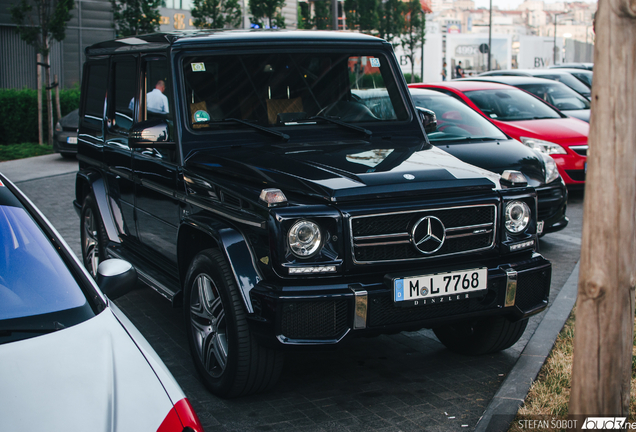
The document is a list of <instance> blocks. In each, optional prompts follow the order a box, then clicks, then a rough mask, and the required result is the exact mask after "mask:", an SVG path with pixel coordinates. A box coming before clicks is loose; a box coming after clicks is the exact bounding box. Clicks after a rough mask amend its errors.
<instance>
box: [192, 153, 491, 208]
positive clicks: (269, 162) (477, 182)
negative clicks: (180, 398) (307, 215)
mask: <svg viewBox="0 0 636 432" xmlns="http://www.w3.org/2000/svg"><path fill="white" fill-rule="evenodd" d="M385 143H386V144H385ZM378 144H384V145H378ZM390 144H391V142H380V143H378V142H374V143H373V144H369V143H366V142H355V143H351V142H346V143H344V142H343V143H330V144H328V145H322V146H320V145H313V144H312V145H307V146H303V145H296V146H292V145H290V146H279V147H270V148H245V149H232V151H231V152H229V151H228V152H225V153H221V152H220V151H219V149H216V150H215V151H214V152H209V151H200V152H197V153H196V154H194V155H193V156H191V157H190V158H188V160H187V161H186V168H187V169H189V170H194V171H198V172H200V173H201V174H202V175H203V174H204V172H212V173H214V174H215V175H217V176H221V177H226V178H228V179H230V178H231V179H233V181H236V182H246V181H247V182H250V183H252V184H254V186H255V187H257V188H259V190H260V189H261V188H268V187H274V188H279V189H281V190H283V191H284V192H285V193H287V192H293V193H299V194H303V195H308V196H314V197H319V198H321V199H324V200H326V201H330V202H339V201H351V200H361V199H365V197H369V196H374V197H381V196H399V195H400V194H408V195H410V196H413V194H430V193H442V192H452V191H457V190H464V189H466V188H472V189H484V190H485V189H493V188H495V187H498V184H499V180H498V179H499V176H497V175H495V174H493V173H490V172H487V171H485V170H483V169H480V168H478V167H474V166H472V165H468V164H466V163H464V162H462V161H460V160H459V159H457V158H455V157H453V156H451V155H449V154H448V153H446V152H444V151H441V150H439V149H437V148H436V147H434V146H431V145H429V144H425V145H422V144H421V143H420V144H419V145H418V146H415V147H409V146H404V147H401V146H391V145H390Z"/></svg>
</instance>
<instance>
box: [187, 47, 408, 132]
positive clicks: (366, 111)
mask: <svg viewBox="0 0 636 432" xmlns="http://www.w3.org/2000/svg"><path fill="white" fill-rule="evenodd" d="M182 68H183V69H182V70H183V76H184V82H185V87H184V88H183V91H184V92H185V98H184V99H185V100H186V101H187V104H188V107H187V112H188V113H189V117H190V126H191V127H192V128H193V129H200V130H217V129H219V128H224V129H236V128H245V127H246V125H245V124H244V123H240V122H237V121H229V119H238V120H243V121H247V122H249V123H253V124H256V125H261V126H266V127H270V126H283V127H284V126H297V125H298V121H302V120H305V119H310V118H312V117H314V116H326V117H332V118H334V119H338V120H342V121H344V122H348V123H365V122H366V123H377V122H385V121H394V120H407V119H408V111H407V108H406V105H405V104H404V101H403V100H402V98H401V97H400V94H399V91H398V89H397V85H396V82H395V80H394V78H393V74H392V73H391V69H390V63H389V61H388V60H387V59H386V58H385V57H384V55H383V54H380V53H377V54H376V53H371V52H369V53H357V52H356V53H342V52H340V53H333V52H330V53H315V52H313V53H289V52H287V53H267V54H240V55H239V54H225V55H200V56H187V57H185V58H184V59H183V63H182ZM373 91H384V92H385V93H384V94H385V95H387V96H388V98H387V100H386V101H385V102H383V105H382V108H381V109H377V107H376V103H375V101H374V100H373V98H366V97H363V96H362V95H363V94H365V93H366V92H373Z"/></svg>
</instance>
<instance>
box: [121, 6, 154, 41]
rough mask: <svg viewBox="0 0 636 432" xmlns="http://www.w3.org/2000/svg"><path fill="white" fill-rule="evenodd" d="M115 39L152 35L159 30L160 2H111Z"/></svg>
mask: <svg viewBox="0 0 636 432" xmlns="http://www.w3.org/2000/svg"><path fill="white" fill-rule="evenodd" d="M112 3H113V19H114V20H115V22H114V27H115V32H116V33H117V37H126V36H135V35H141V34H146V33H154V32H156V31H157V30H159V18H161V14H160V13H159V6H161V0H146V1H143V0H112Z"/></svg>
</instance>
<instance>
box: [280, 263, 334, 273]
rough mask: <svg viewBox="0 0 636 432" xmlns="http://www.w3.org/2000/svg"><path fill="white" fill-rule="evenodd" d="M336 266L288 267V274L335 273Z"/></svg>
mask: <svg viewBox="0 0 636 432" xmlns="http://www.w3.org/2000/svg"><path fill="white" fill-rule="evenodd" d="M335 272H336V266H334V265H329V266H314V267H290V268H289V274H290V275H293V274H316V273H335Z"/></svg>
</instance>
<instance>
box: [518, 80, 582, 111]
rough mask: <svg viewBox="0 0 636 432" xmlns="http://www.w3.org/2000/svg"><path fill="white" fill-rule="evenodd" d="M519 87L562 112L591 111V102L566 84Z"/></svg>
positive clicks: (523, 85) (525, 85)
mask: <svg viewBox="0 0 636 432" xmlns="http://www.w3.org/2000/svg"><path fill="white" fill-rule="evenodd" d="M518 87H519V88H522V89H524V90H526V91H529V92H530V93H532V94H533V95H535V96H537V97H540V98H541V99H543V100H544V101H546V102H547V103H549V104H551V105H554V106H555V107H557V108H558V109H560V110H584V109H590V102H589V101H588V100H587V99H585V98H584V97H583V96H581V95H580V94H578V93H577V92H575V91H574V90H572V89H571V88H569V87H568V86H566V85H565V84H559V83H554V84H552V83H541V84H522V85H519V86H518Z"/></svg>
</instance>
